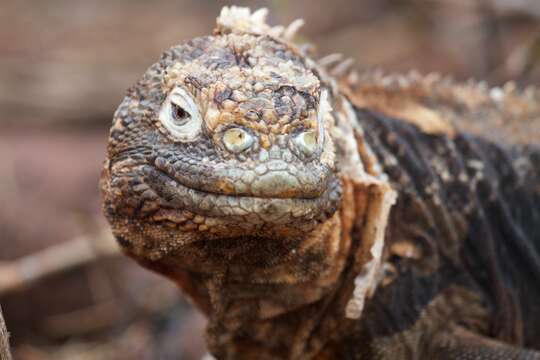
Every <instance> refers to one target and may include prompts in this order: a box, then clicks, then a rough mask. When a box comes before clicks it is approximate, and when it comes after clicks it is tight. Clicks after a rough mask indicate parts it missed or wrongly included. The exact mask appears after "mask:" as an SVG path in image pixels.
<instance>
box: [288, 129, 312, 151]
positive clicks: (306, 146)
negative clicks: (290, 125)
mask: <svg viewBox="0 0 540 360" xmlns="http://www.w3.org/2000/svg"><path fill="white" fill-rule="evenodd" d="M293 142H294V144H295V145H296V147H298V149H300V151H302V152H303V153H304V155H306V156H310V155H312V154H313V153H314V152H315V150H317V133H316V132H315V131H314V130H308V131H304V132H303V133H300V134H298V135H297V136H296V137H295V138H294V139H293Z"/></svg>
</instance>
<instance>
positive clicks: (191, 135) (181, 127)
mask: <svg viewBox="0 0 540 360" xmlns="http://www.w3.org/2000/svg"><path fill="white" fill-rule="evenodd" d="M159 120H160V121H161V123H162V124H163V125H164V126H165V128H166V129H167V130H168V131H169V132H170V133H171V135H172V136H173V137H174V138H175V139H178V140H180V141H192V140H194V139H195V138H196V137H197V135H198V134H199V132H200V130H201V125H202V119H201V115H200V113H199V109H198V107H197V105H196V104H195V101H194V100H193V98H192V97H191V95H189V94H188V93H187V91H185V90H184V89H182V88H180V87H176V88H174V89H173V90H172V91H171V93H170V94H169V96H167V99H165V102H164V103H163V105H162V106H161V110H160V112H159Z"/></svg>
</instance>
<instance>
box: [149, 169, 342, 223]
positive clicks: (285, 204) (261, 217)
mask: <svg viewBox="0 0 540 360" xmlns="http://www.w3.org/2000/svg"><path fill="white" fill-rule="evenodd" d="M143 171H144V176H145V181H146V183H147V185H148V186H149V187H150V188H152V189H153V190H154V191H155V192H156V194H158V196H159V197H160V198H161V200H162V201H163V202H164V205H165V206H166V207H169V208H173V209H179V210H187V211H190V212H193V213H196V214H200V215H204V216H209V217H218V218H227V219H228V220H230V221H233V222H234V221H235V220H237V221H246V220H247V219H248V218H249V220H250V221H251V222H253V221H255V222H260V223H273V224H287V223H289V222H294V221H297V220H303V221H309V220H325V219H327V218H328V217H329V216H331V215H332V214H333V213H334V212H335V211H336V210H337V207H338V204H339V201H340V199H341V183H340V181H339V179H338V178H337V177H336V176H331V178H330V179H329V181H328V186H327V187H326V189H325V191H324V192H323V193H322V194H321V195H320V196H318V197H315V198H302V197H289V198H268V197H258V196H248V195H230V194H223V193H215V192H208V191H205V190H199V189H195V188H192V187H189V186H186V185H184V184H183V183H182V182H180V181H178V179H176V178H173V177H172V176H170V175H169V174H167V173H165V172H164V171H162V170H159V169H157V168H155V167H150V166H146V167H145V168H144V169H143Z"/></svg>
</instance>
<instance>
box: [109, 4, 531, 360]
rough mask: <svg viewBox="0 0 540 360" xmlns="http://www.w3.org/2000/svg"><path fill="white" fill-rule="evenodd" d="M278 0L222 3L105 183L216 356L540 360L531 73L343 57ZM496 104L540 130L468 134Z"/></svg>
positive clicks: (143, 107)
mask: <svg viewBox="0 0 540 360" xmlns="http://www.w3.org/2000/svg"><path fill="white" fill-rule="evenodd" d="M264 15H265V13H264V12H263V11H258V12H255V13H253V14H251V13H250V12H249V11H248V10H247V9H239V8H232V9H227V8H225V9H224V10H223V12H222V14H221V15H220V17H219V18H218V27H217V29H216V31H215V33H214V35H213V36H208V37H202V38H197V39H194V40H192V41H190V42H188V43H185V44H182V45H179V46H176V47H173V48H171V49H169V50H168V51H166V52H165V53H164V54H163V56H162V58H161V60H160V61H159V62H158V63H156V64H154V65H153V66H151V67H150V68H149V69H148V71H147V73H146V74H145V76H144V77H143V78H142V79H141V80H140V81H139V82H138V83H137V84H136V85H135V86H134V87H132V88H131V89H130V90H129V91H128V94H127V96H126V98H125V99H124V101H123V102H122V104H121V105H120V106H119V108H118V110H117V112H116V113H115V116H114V120H113V126H112V128H111V133H110V139H109V147H108V157H107V160H106V162H105V167H104V170H103V175H102V179H101V189H102V195H103V208H104V212H105V214H106V216H107V218H108V220H109V222H110V224H111V227H112V230H113V233H114V235H115V236H116V238H117V240H118V242H119V244H120V245H121V246H122V247H123V249H124V251H125V253H126V254H128V255H129V256H131V257H133V258H134V259H135V260H137V261H138V262H139V263H140V264H142V265H143V266H145V267H147V268H149V269H151V270H153V271H157V272H159V273H162V274H164V275H165V276H167V277H169V278H171V279H172V280H174V281H175V282H176V283H178V285H179V286H180V287H181V288H182V289H183V290H184V292H185V293H186V294H187V295H188V296H190V297H191V298H192V300H193V302H194V303H195V304H196V305H197V306H198V307H199V308H200V309H201V310H202V311H203V312H204V313H206V314H207V315H208V317H209V326H208V335H207V338H208V345H209V349H210V351H211V352H212V354H213V355H214V356H216V357H217V358H219V359H253V358H257V359H307V358H317V359H333V358H362V359H428V358H429V359H431V358H443V359H469V358H475V359H486V360H487V359H501V360H502V359H508V358H516V359H518V358H527V359H540V355H539V354H538V353H536V352H534V351H533V350H525V349H523V348H521V347H528V348H530V349H534V348H536V349H539V348H540V337H539V335H538V334H540V327H539V325H538V324H539V323H540V306H538V305H537V304H538V302H537V299H540V261H539V258H540V255H539V254H540V232H539V231H538V228H539V227H540V171H539V170H538V169H539V168H540V150H539V149H538V146H537V144H536V145H535V144H534V143H537V141H534V139H535V138H534V136H533V134H534V133H535V131H537V130H538V129H540V126H538V122H540V116H539V113H540V110H539V108H540V106H539V105H538V104H539V103H540V102H539V101H538V97H539V96H538V94H537V93H536V92H535V90H531V91H532V92H530V93H527V94H525V95H519V94H517V95H516V94H513V93H512V94H511V93H509V92H508V91H506V92H504V91H503V92H502V95H501V93H498V92H495V93H493V94H491V95H492V97H493V98H495V99H493V98H490V96H489V94H488V93H487V92H486V90H484V89H479V88H477V87H467V86H462V87H461V88H460V85H457V84H451V83H448V82H442V81H440V80H433V79H424V78H421V77H418V76H416V75H410V76H408V77H383V76H380V75H378V74H372V75H362V76H360V75H357V74H355V73H349V72H347V71H344V70H345V66H344V65H343V64H341V65H337V66H332V64H331V62H329V61H322V62H321V63H319V64H318V63H316V62H314V61H313V60H311V59H310V57H309V56H308V55H307V54H306V53H305V52H304V51H303V50H301V49H300V48H298V47H297V46H295V45H294V44H293V43H292V42H291V41H290V38H291V36H292V35H293V33H294V30H295V29H296V27H297V25H298V23H297V22H295V23H293V24H291V26H289V27H288V28H280V27H270V26H268V25H266V24H265V23H264ZM323 64H324V66H323ZM332 75H335V77H332ZM467 91H468V92H467ZM501 91H502V90H501ZM465 95H467V96H465ZM501 96H502V98H501ZM511 97H513V99H514V100H509V99H510V98H511ZM505 101H506V102H505ZM508 101H509V103H508ZM516 104H517V105H520V106H517V105H516ZM514 105H516V106H514ZM480 110H482V111H480ZM494 114H495V115H494ZM487 115H490V116H488V117H489V118H490V119H493V118H494V119H503V120H505V119H506V118H507V117H512V116H515V117H519V118H523V119H527V122H526V123H523V124H520V125H519V126H518V127H519V128H520V129H523V128H526V129H528V130H529V134H531V139H533V141H531V143H532V144H531V145H526V144H528V141H527V139H526V132H523V131H512V132H511V133H512V134H515V136H514V137H512V136H508V137H504V138H505V139H511V140H515V141H514V142H516V143H519V146H518V145H516V146H511V145H507V144H503V142H502V141H499V140H500V133H499V132H497V133H496V134H495V135H496V136H494V137H493V138H492V139H491V140H488V139H482V138H480V137H475V136H474V135H467V134H465V133H463V132H462V130H461V128H466V129H468V130H471V131H472V132H473V133H476V134H478V133H480V132H481V131H478V127H477V128H475V127H474V126H471V125H469V126H467V124H469V122H468V121H467V120H470V119H473V118H480V120H479V121H480V123H481V124H487V126H485V127H487V128H490V127H491V125H493V122H490V121H485V122H482V121H481V119H482V117H483V116H487ZM463 124H465V126H463ZM503 125H504V124H503ZM503 125H501V128H503V127H504V126H503ZM475 130H476V132H475ZM501 131H502V130H501ZM516 134H517V135H516ZM497 136H498V138H497ZM496 141H498V144H496V143H495V142H496ZM396 197H397V200H396ZM394 203H395V205H394V206H393V207H392V205H393V204H394ZM475 356H476V357H475Z"/></svg>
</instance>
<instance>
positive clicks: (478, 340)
mask: <svg viewBox="0 0 540 360" xmlns="http://www.w3.org/2000/svg"><path fill="white" fill-rule="evenodd" d="M432 356H433V357H432V358H433V359H440V360H540V352H538V351H534V350H528V349H525V348H520V347H517V346H513V345H509V344H505V343H503V342H500V341H497V340H493V339H488V338H486V337H483V336H481V335H477V334H474V333H471V332H469V331H467V330H465V329H462V328H459V329H458V330H456V331H455V332H453V333H452V334H451V335H447V336H444V337H442V338H441V339H439V341H438V345H436V346H435V347H434V349H433V354H432Z"/></svg>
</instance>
